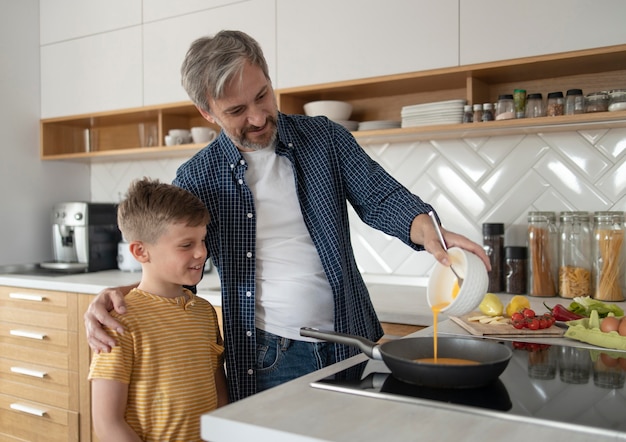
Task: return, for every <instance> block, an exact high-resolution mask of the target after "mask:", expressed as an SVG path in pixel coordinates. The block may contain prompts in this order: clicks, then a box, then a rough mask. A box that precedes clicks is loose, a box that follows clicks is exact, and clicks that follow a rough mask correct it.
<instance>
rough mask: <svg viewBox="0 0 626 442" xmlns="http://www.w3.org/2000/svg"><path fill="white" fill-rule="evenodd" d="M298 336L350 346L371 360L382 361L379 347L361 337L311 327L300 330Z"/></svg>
mask: <svg viewBox="0 0 626 442" xmlns="http://www.w3.org/2000/svg"><path fill="white" fill-rule="evenodd" d="M300 336H306V337H309V338H316V339H321V340H323V341H329V342H334V343H336V344H344V345H350V346H352V347H358V348H359V349H360V350H361V351H362V352H363V353H365V354H366V355H367V356H369V357H370V358H372V359H378V360H380V361H382V360H383V355H382V354H381V353H380V346H379V345H378V344H377V343H375V342H372V341H370V340H369V339H365V338H364V337H362V336H355V335H348V334H345V333H338V332H336V331H330V330H319V329H317V328H312V327H302V328H300Z"/></svg>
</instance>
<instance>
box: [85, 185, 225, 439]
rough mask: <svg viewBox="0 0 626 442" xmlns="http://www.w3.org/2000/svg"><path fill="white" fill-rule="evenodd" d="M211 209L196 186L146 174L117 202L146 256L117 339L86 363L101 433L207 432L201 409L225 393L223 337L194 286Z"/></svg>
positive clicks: (166, 435)
mask: <svg viewBox="0 0 626 442" xmlns="http://www.w3.org/2000/svg"><path fill="white" fill-rule="evenodd" d="M208 222H209V213H208V211H207V209H206V206H205V205H204V204H203V203H202V201H200V200H199V199H198V198H196V197H195V196H194V195H192V194H191V193H189V192H187V191H186V190H183V189H181V188H179V187H176V186H173V185H170V184H164V183H160V182H159V181H158V180H154V181H153V180H150V179H147V178H144V179H142V180H137V181H135V182H133V183H132V184H131V186H130V189H129V191H128V194H127V197H126V199H125V200H124V201H122V202H121V203H120V205H119V208H118V225H119V228H120V230H121V231H122V234H123V235H124V238H125V239H126V240H127V241H128V242H129V248H130V251H131V253H132V255H133V256H134V257H135V258H136V259H137V260H138V261H139V262H140V263H141V267H142V275H141V282H140V283H139V285H138V286H137V288H136V289H133V291H132V292H131V293H129V295H128V296H127V297H126V301H127V303H126V306H127V313H126V314H125V315H123V316H122V315H117V314H116V318H117V319H118V320H119V321H120V322H122V323H123V324H124V330H125V331H124V333H123V334H119V333H117V332H116V331H115V330H108V332H109V333H110V334H111V336H114V337H115V339H117V340H118V342H119V345H118V346H116V347H115V349H113V351H112V352H111V353H100V354H95V355H94V358H93V360H92V363H91V367H90V371H89V379H90V380H91V384H92V385H91V386H92V403H93V405H92V413H93V423H94V428H95V432H96V434H97V436H98V438H99V440H100V441H101V442H106V441H115V442H121V441H152V440H154V441H164V440H168V441H175V440H177V441H196V440H197V441H201V438H200V416H201V415H202V414H203V413H207V412H209V411H211V410H213V409H215V408H217V407H219V406H221V405H224V404H226V403H227V402H228V396H227V395H228V393H227V387H226V376H225V373H224V368H223V351H224V347H223V341H222V337H221V334H220V331H219V328H218V322H217V314H216V311H215V309H214V308H213V306H211V304H210V303H209V302H207V301H205V300H204V299H202V298H198V297H196V296H195V295H194V294H193V293H192V292H191V291H189V290H187V289H185V288H184V287H183V285H185V286H194V285H196V284H197V283H198V282H199V281H200V279H201V277H202V271H203V266H204V262H205V260H206V258H207V249H206V245H205V236H206V226H207V224H208Z"/></svg>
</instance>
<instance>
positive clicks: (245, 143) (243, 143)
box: [218, 116, 278, 151]
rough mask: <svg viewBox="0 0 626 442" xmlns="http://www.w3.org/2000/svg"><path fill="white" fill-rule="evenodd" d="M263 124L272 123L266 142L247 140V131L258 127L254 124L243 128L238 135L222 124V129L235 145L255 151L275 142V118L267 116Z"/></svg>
mask: <svg viewBox="0 0 626 442" xmlns="http://www.w3.org/2000/svg"><path fill="white" fill-rule="evenodd" d="M218 123H219V122H218ZM265 124H270V125H272V127H273V130H272V133H271V136H270V138H269V139H268V140H267V141H266V142H264V143H255V142H253V141H251V140H249V139H248V137H247V136H246V134H247V133H248V132H249V131H252V130H256V129H258V127H256V126H250V127H247V128H245V129H244V130H243V131H242V132H241V135H239V136H234V135H233V134H231V133H230V132H229V131H227V130H226V129H224V126H222V130H223V131H224V132H225V133H226V135H227V136H228V138H230V139H231V140H232V142H233V143H235V145H237V146H239V147H242V148H244V149H250V150H255V151H256V150H263V149H265V148H267V147H270V146H273V145H274V143H276V134H277V132H278V131H277V125H276V118H274V117H272V116H268V117H267V120H266V122H265Z"/></svg>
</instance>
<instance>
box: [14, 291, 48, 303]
mask: <svg viewBox="0 0 626 442" xmlns="http://www.w3.org/2000/svg"><path fill="white" fill-rule="evenodd" d="M9 298H12V299H21V300H24V301H37V302H42V301H43V300H44V299H45V297H44V296H43V295H35V294H33V293H9Z"/></svg>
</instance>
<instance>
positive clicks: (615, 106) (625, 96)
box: [609, 89, 626, 112]
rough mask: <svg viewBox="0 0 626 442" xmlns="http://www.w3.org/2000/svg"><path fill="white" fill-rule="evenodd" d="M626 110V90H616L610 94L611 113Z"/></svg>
mask: <svg viewBox="0 0 626 442" xmlns="http://www.w3.org/2000/svg"><path fill="white" fill-rule="evenodd" d="M621 110H626V89H615V90H612V91H611V92H609V111H611V112H615V111H621Z"/></svg>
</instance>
